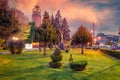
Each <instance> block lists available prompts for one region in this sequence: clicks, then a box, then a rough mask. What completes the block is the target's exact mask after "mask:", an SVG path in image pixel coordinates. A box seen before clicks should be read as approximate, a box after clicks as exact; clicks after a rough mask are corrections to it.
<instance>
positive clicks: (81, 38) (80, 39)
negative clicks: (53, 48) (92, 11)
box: [72, 25, 92, 44]
mask: <svg viewBox="0 0 120 80" xmlns="http://www.w3.org/2000/svg"><path fill="white" fill-rule="evenodd" d="M72 38H73V42H74V43H76V44H87V42H91V41H92V35H91V34H90V32H89V31H88V30H87V28H86V27H84V26H83V25H81V26H80V27H79V29H78V30H77V32H76V33H75V34H74V35H73V37H72Z"/></svg>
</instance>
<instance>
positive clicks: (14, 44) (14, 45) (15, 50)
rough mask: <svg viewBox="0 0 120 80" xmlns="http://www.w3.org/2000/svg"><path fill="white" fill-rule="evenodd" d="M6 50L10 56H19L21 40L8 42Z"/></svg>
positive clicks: (21, 47) (21, 48)
mask: <svg viewBox="0 0 120 80" xmlns="http://www.w3.org/2000/svg"><path fill="white" fill-rule="evenodd" d="M7 44H8V49H9V51H10V52H11V54H21V52H22V50H23V48H24V43H23V41H22V40H12V39H10V40H8V43H7Z"/></svg>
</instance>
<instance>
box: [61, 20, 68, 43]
mask: <svg viewBox="0 0 120 80" xmlns="http://www.w3.org/2000/svg"><path fill="white" fill-rule="evenodd" d="M61 32H63V33H62V34H63V40H64V42H67V41H70V28H69V25H68V22H67V20H66V18H64V19H63V21H62V28H61Z"/></svg>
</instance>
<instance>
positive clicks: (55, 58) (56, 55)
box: [49, 48, 62, 68]
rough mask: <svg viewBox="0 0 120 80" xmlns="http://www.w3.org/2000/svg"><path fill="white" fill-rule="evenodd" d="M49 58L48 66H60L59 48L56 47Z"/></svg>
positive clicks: (60, 55)
mask: <svg viewBox="0 0 120 80" xmlns="http://www.w3.org/2000/svg"><path fill="white" fill-rule="evenodd" d="M51 59H52V61H51V62H49V65H50V67H52V68H57V67H60V66H61V63H60V61H61V60H62V54H61V51H60V49H59V48H56V50H55V52H54V53H53V54H52V55H51ZM57 63H58V65H57Z"/></svg>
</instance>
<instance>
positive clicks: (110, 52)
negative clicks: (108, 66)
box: [100, 49, 120, 59]
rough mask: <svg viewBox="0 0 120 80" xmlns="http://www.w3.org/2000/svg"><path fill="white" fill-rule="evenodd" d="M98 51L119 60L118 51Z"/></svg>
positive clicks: (119, 53)
mask: <svg viewBox="0 0 120 80" xmlns="http://www.w3.org/2000/svg"><path fill="white" fill-rule="evenodd" d="M100 51H101V52H103V53H105V54H107V55H110V56H112V57H114V58H116V59H120V51H116V50H108V49H100Z"/></svg>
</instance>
